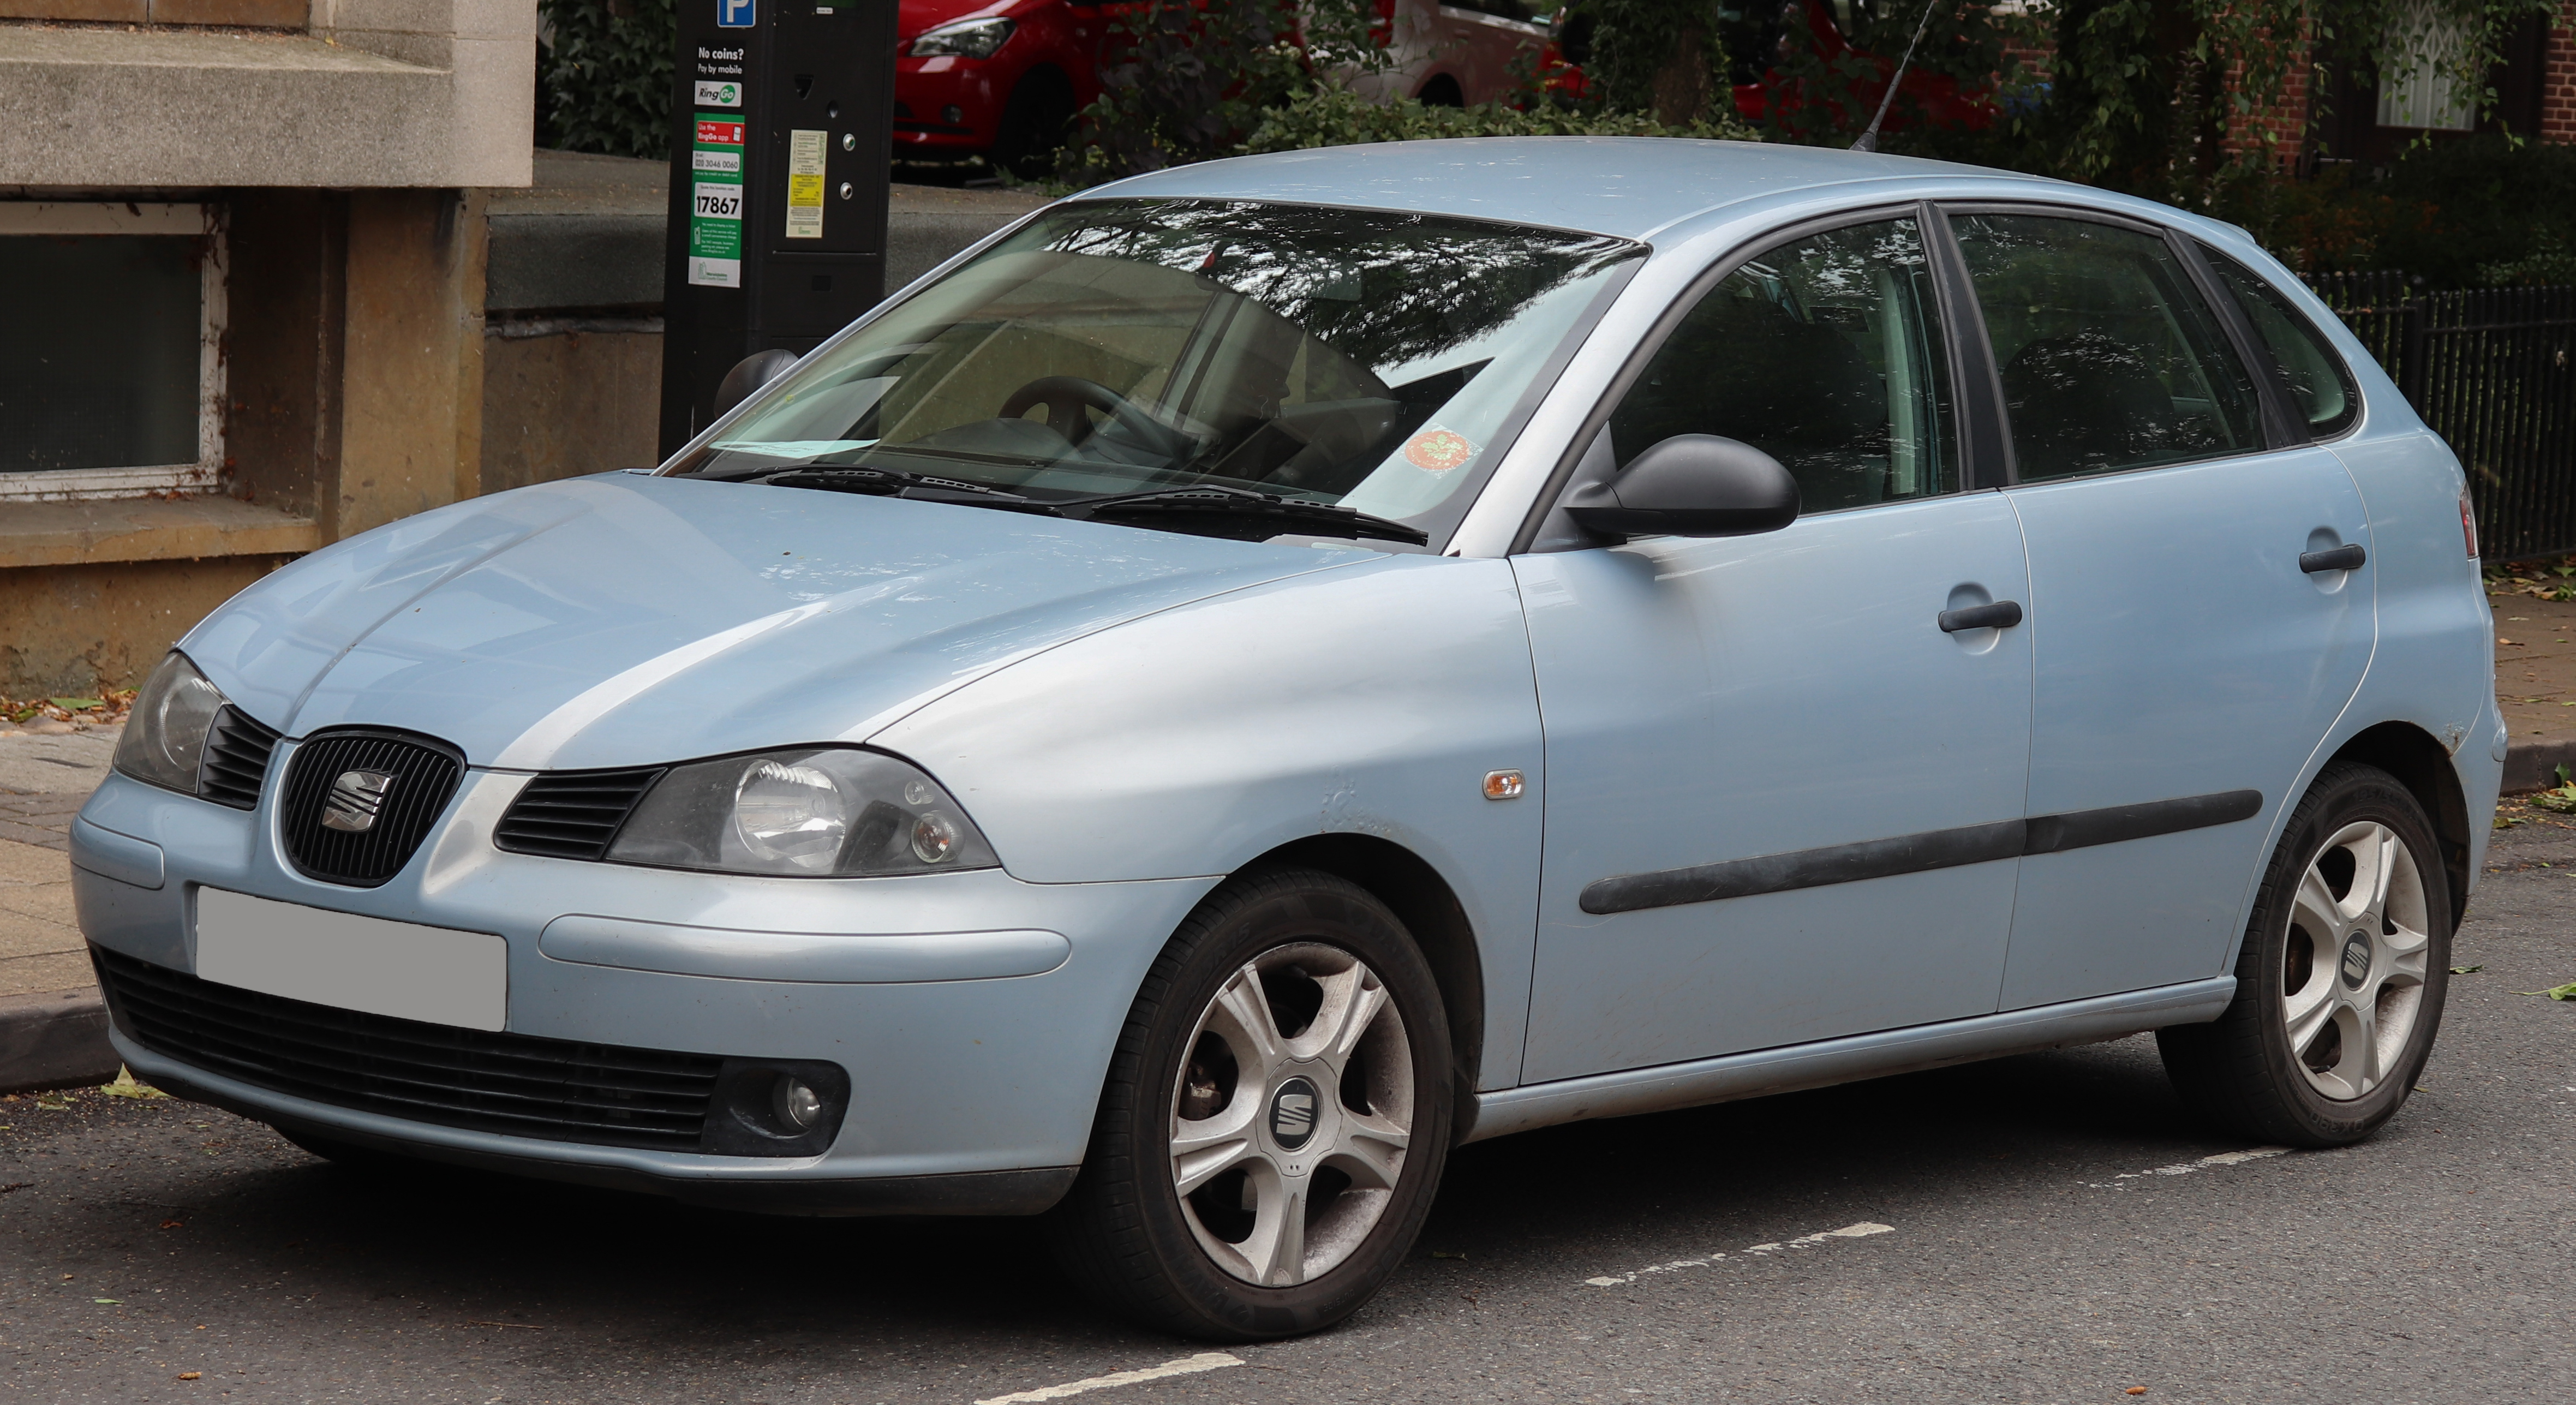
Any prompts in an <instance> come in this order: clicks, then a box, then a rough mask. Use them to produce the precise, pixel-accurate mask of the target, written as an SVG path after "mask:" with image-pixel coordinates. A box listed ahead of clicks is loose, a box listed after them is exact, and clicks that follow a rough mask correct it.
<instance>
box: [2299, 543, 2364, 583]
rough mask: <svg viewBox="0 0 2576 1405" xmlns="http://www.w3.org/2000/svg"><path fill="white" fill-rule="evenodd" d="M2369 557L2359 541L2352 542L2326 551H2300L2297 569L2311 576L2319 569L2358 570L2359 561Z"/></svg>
mask: <svg viewBox="0 0 2576 1405" xmlns="http://www.w3.org/2000/svg"><path fill="white" fill-rule="evenodd" d="M2369 559H2370V553H2369V552H2368V551H2365V550H2363V549H2362V545H2361V543H2359V542H2353V543H2351V544H2349V545H2346V546H2338V547H2334V548H2331V549H2329V550H2326V551H2302V552H2300V553H2299V569H2300V570H2302V571H2305V572H2307V573H2308V574H2309V575H2312V576H2313V575H2315V574H2316V573H2317V572H2319V571H2358V570H2360V569H2361V563H2362V562H2364V561H2367V560H2369Z"/></svg>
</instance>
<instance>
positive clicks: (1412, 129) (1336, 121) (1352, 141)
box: [1241, 83, 1755, 153]
mask: <svg viewBox="0 0 2576 1405" xmlns="http://www.w3.org/2000/svg"><path fill="white" fill-rule="evenodd" d="M1443 137H1707V138H1721V139H1729V140H1736V141H1750V140H1754V139H1755V134H1754V132H1753V129H1752V128H1750V127H1748V126H1746V125H1744V124H1743V123H1742V122H1738V121H1735V120H1733V119H1732V118H1728V119H1725V120H1721V121H1716V122H1706V121H1702V122H1689V123H1684V124H1681V125H1678V126H1673V125H1667V124H1665V123H1662V122H1658V121H1656V120H1655V119H1654V118H1653V117H1652V116H1650V115H1648V114H1646V113H1643V112H1610V111H1584V110H1580V109H1574V108H1564V107H1557V106H1554V105H1550V104H1539V105H1535V106H1532V107H1529V108H1527V109H1522V108H1514V107H1505V106H1502V105H1501V104H1498V103H1490V104H1487V105H1485V106H1482V107H1431V106H1426V105H1425V104H1422V103H1418V102H1415V101H1413V100H1412V99H1411V98H1401V99H1397V100H1395V101H1393V102H1377V101H1372V100H1370V99H1368V98H1364V97H1361V96H1360V95H1359V94H1357V93H1354V92H1352V91H1351V90H1350V89H1348V88H1344V87H1340V86H1338V85H1335V84H1331V83H1318V84H1315V85H1314V86H1312V87H1310V88H1308V89H1307V90H1305V91H1304V92H1301V93H1299V94H1297V95H1296V96H1294V97H1292V98H1290V99H1289V100H1288V101H1287V102H1286V103H1285V104H1284V105H1282V106H1279V107H1276V108H1273V109H1271V110H1270V111H1269V112H1268V113H1267V114H1265V115H1264V116H1263V118H1262V121H1261V125H1260V126H1259V127H1256V128H1255V129H1253V133H1252V135H1251V136H1250V137H1249V138H1248V139H1246V140H1245V141H1244V143H1243V146H1242V148H1241V149H1242V150H1243V151H1244V152H1246V153H1253V152H1263V151H1303V150H1307V149H1310V148H1313V147H1319V146H1352V145H1357V144H1359V143H1362V142H1383V141H1427V140H1433V139H1437V138H1443Z"/></svg>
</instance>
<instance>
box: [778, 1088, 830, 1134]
mask: <svg viewBox="0 0 2576 1405" xmlns="http://www.w3.org/2000/svg"><path fill="white" fill-rule="evenodd" d="M770 1110H771V1111H773V1112H775V1113H777V1114H778V1125H780V1126H782V1127H785V1128H787V1129H788V1130H790V1131H793V1132H802V1131H804V1130H805V1129H806V1128H808V1127H811V1126H813V1125H814V1124H815V1123H817V1122H819V1121H821V1120H822V1119H823V1095H822V1094H820V1093H817V1092H815V1091H814V1090H813V1089H811V1088H809V1087H807V1086H805V1081H804V1080H803V1079H801V1078H794V1077H782V1078H780V1079H779V1080H778V1093H777V1095H776V1096H775V1097H774V1098H772V1099H771V1101H770Z"/></svg>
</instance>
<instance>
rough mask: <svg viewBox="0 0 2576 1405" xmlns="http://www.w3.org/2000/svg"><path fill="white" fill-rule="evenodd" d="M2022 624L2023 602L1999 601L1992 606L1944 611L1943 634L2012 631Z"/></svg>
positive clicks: (1942, 619) (1973, 606)
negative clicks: (1994, 630)
mask: <svg viewBox="0 0 2576 1405" xmlns="http://www.w3.org/2000/svg"><path fill="white" fill-rule="evenodd" d="M2019 623H2021V602H2020V601H2018V600H1998V601H1996V602H1995V603H1993V604H1991V605H1971V606H1969V607H1968V608H1966V609H1964V610H1943V611H1942V612H1941V632H1942V633H1943V634H1956V633H1958V632H1959V631H1960V630H1963V629H2010V628H2012V627H2013V626H2014V625H2017V624H2019Z"/></svg>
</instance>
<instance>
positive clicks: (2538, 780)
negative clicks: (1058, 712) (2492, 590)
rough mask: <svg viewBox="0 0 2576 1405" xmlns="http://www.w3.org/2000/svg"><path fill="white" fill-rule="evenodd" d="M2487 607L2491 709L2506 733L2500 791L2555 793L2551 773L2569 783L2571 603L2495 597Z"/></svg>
mask: <svg viewBox="0 0 2576 1405" xmlns="http://www.w3.org/2000/svg"><path fill="white" fill-rule="evenodd" d="M2488 603H2489V604H2491V605H2493V606H2494V607H2495V622H2496V625H2495V627H2496V705H2497V706H2498V707H2500V708H2501V709H2503V712H2504V719H2505V724H2506V726H2508V727H2509V728H2511V729H2512V733H2513V751H2512V754H2511V755H2509V756H2508V757H2507V758H2506V761H2505V773H2506V774H2505V790H2506V791H2507V792H2508V793H2513V792H2518V791H2529V790H2539V789H2543V788H2545V787H2548V786H2553V785H2556V784H2558V780H2557V777H2556V776H2554V775H2552V774H2551V772H2552V771H2553V770H2554V769H2555V768H2556V767H2558V766H2560V765H2562V764H2563V765H2565V766H2566V767H2567V769H2568V773H2569V774H2571V775H2576V600H2534V599H2532V598H2531V597H2530V596H2527V595H2495V596H2489V597H2488Z"/></svg>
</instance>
